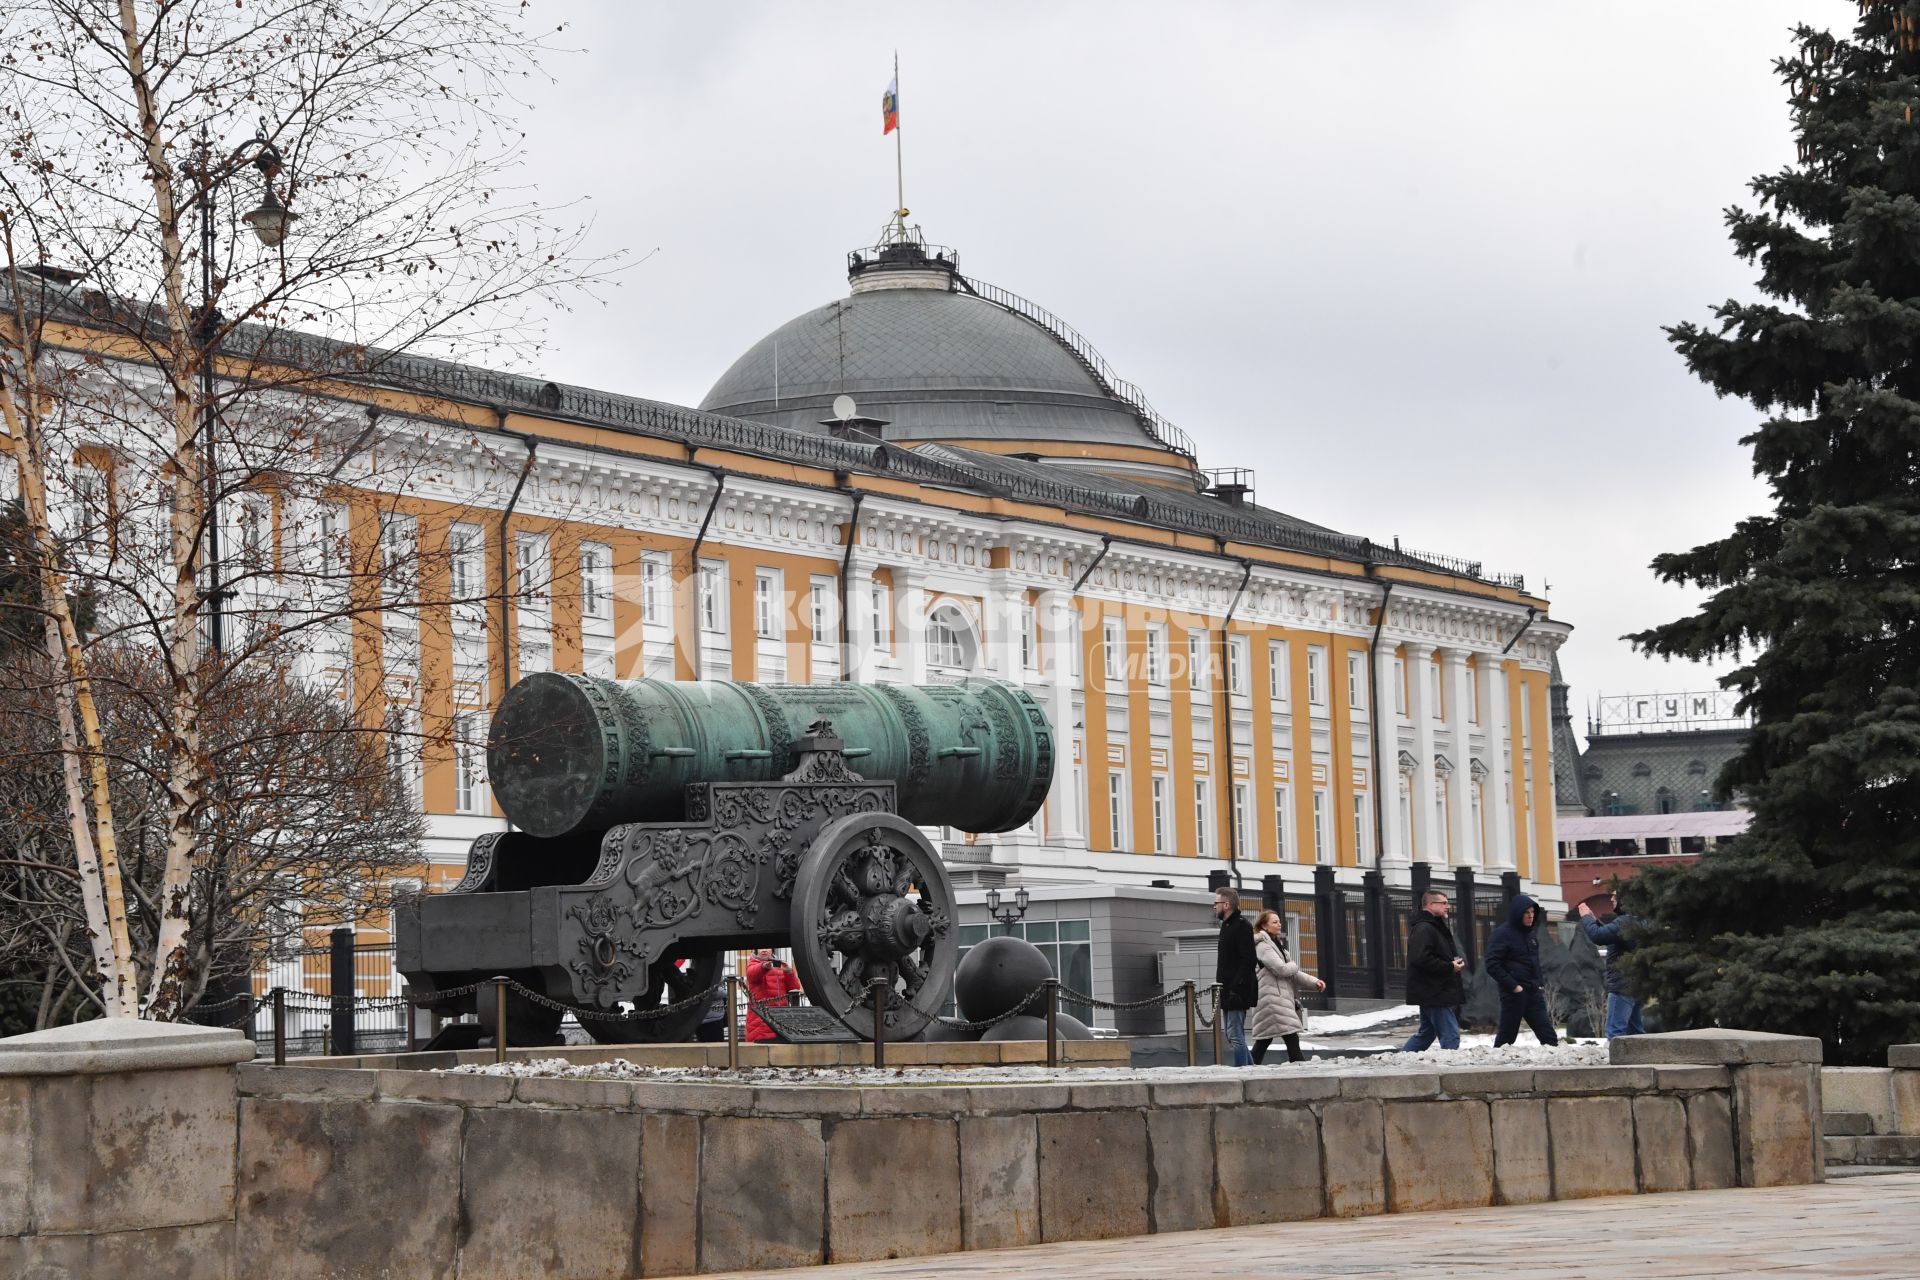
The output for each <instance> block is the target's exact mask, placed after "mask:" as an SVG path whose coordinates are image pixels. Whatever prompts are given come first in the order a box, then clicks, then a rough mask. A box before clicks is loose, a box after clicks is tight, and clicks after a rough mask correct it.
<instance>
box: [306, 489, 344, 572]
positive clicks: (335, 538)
mask: <svg viewBox="0 0 1920 1280" xmlns="http://www.w3.org/2000/svg"><path fill="white" fill-rule="evenodd" d="M314 523H315V525H316V526H317V529H316V531H317V533H318V535H319V542H320V576H321V577H322V578H323V579H334V578H338V577H340V576H341V575H342V574H344V573H346V571H347V564H348V562H349V561H350V560H351V559H352V555H353V547H352V544H351V543H349V542H348V540H347V509H346V508H345V507H336V506H332V505H330V504H323V505H322V506H321V507H320V509H319V511H318V512H316V513H315V521H314Z"/></svg>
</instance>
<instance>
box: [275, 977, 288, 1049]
mask: <svg viewBox="0 0 1920 1280" xmlns="http://www.w3.org/2000/svg"><path fill="white" fill-rule="evenodd" d="M273 1065H274V1066H276V1067H284V1066H286V1065H287V989H286V988H285V987H275V988H274V989H273Z"/></svg>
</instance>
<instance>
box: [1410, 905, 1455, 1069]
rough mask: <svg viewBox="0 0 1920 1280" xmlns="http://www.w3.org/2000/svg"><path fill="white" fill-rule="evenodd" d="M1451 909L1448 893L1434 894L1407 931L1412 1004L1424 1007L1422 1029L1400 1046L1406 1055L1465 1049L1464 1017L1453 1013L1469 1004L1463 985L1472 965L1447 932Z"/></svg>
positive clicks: (1421, 1008) (1422, 1010)
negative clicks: (1463, 973) (1430, 1048)
mask: <svg viewBox="0 0 1920 1280" xmlns="http://www.w3.org/2000/svg"><path fill="white" fill-rule="evenodd" d="M1452 910H1453V904H1452V903H1451V902H1449V901H1448V900H1447V895H1446V894H1444V893H1442V892H1441V891H1440V890H1438V889H1429V890H1427V892H1426V894H1425V895H1424V896H1423V897H1422V898H1421V899H1420V910H1418V911H1416V912H1415V913H1414V916H1413V924H1412V926H1411V927H1410V928H1409V929H1408V930H1407V1003H1408V1004H1416V1005H1419V1006H1420V1029H1419V1030H1418V1031H1416V1032H1414V1033H1413V1035H1412V1036H1410V1037H1408V1039H1407V1042H1406V1043H1405V1044H1403V1045H1401V1046H1400V1051H1401V1052H1402V1053H1419V1052H1420V1051H1421V1050H1422V1049H1425V1048H1427V1047H1428V1046H1429V1045H1431V1044H1432V1043H1433V1042H1434V1041H1435V1040H1438V1041H1439V1042H1440V1047H1441V1048H1442V1049H1458V1048H1459V1047H1460V1015H1459V1014H1458V1013H1456V1012H1454V1011H1455V1010H1456V1009H1458V1008H1459V1007H1460V1006H1461V1005H1463V1004H1465V1003H1466V1001H1467V994H1466V988H1465V986H1464V985H1463V984H1462V983H1461V981H1460V971H1461V970H1462V969H1465V968H1466V967H1467V962H1466V961H1465V960H1464V959H1462V958H1461V956H1460V947H1459V944H1457V943H1456V942H1454V940H1453V930H1452V929H1450V928H1448V927H1447V914H1448V913H1449V912H1451V911H1452Z"/></svg>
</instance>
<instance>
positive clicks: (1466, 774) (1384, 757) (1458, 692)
mask: <svg viewBox="0 0 1920 1280" xmlns="http://www.w3.org/2000/svg"><path fill="white" fill-rule="evenodd" d="M1399 648H1400V650H1401V652H1400V654H1399V656H1400V657H1402V658H1404V661H1405V672H1406V682H1407V683H1406V688H1407V715H1408V718H1409V719H1410V720H1411V721H1412V727H1413V750H1412V752H1411V753H1410V755H1409V753H1407V752H1403V751H1402V749H1401V746H1400V726H1399V713H1398V711H1397V710H1396V706H1397V703H1398V699H1397V698H1395V697H1394V696H1393V694H1392V691H1393V689H1394V688H1395V679H1396V676H1395V671H1394V659H1395V656H1396V654H1395V649H1394V646H1393V645H1390V644H1382V645H1380V646H1379V647H1378V648H1377V649H1376V650H1375V652H1374V655H1373V660H1374V664H1375V665H1374V676H1375V681H1374V683H1375V687H1376V688H1377V689H1379V690H1382V691H1384V692H1383V693H1382V694H1381V696H1379V697H1377V698H1375V699H1374V708H1373V732H1374V735H1375V740H1376V741H1377V742H1378V743H1379V744H1380V748H1379V757H1380V766H1381V768H1382V769H1383V770H1385V771H1386V776H1385V777H1378V778H1376V779H1375V786H1377V787H1382V788H1385V790H1384V791H1383V792H1382V795H1381V804H1380V816H1381V832H1380V837H1381V845H1380V849H1381V860H1382V862H1383V863H1385V864H1386V865H1405V864H1407V863H1410V862H1412V861H1414V860H1415V857H1416V855H1417V857H1418V859H1419V860H1420V861H1424V862H1428V863H1433V864H1446V863H1451V864H1453V865H1455V866H1484V867H1487V868H1488V869H1490V870H1508V869H1511V868H1512V867H1513V865H1514V862H1513V806H1512V802H1511V795H1510V792H1509V787H1510V778H1511V766H1510V764H1509V759H1508V757H1509V754H1510V743H1509V738H1510V734H1509V729H1508V724H1509V721H1508V715H1507V681H1506V673H1505V669H1504V667H1503V666H1502V665H1501V662H1500V659H1499V658H1498V656H1496V655H1490V654H1483V655H1481V657H1480V665H1479V674H1480V680H1479V686H1480V697H1479V705H1478V707H1477V710H1478V712H1479V716H1480V727H1481V729H1482V730H1484V731H1485V734H1486V742H1487V746H1486V756H1487V757H1488V758H1487V759H1485V760H1484V761H1480V762H1478V763H1480V764H1481V766H1482V767H1481V768H1480V769H1476V768H1475V764H1476V759H1475V757H1474V755H1473V744H1472V736H1471V735H1472V725H1471V723H1470V721H1469V718H1468V715H1467V708H1468V707H1469V705H1471V704H1472V702H1473V698H1472V695H1471V693H1470V689H1471V685H1470V684H1469V681H1468V675H1467V658H1468V653H1467V651H1466V650H1464V649H1439V650H1437V652H1438V653H1439V657H1440V676H1441V684H1442V685H1443V686H1444V690H1445V696H1444V699H1443V705H1444V709H1445V710H1446V711H1447V712H1448V714H1447V716H1446V719H1445V720H1444V721H1438V718H1437V717H1436V716H1435V715H1434V710H1435V708H1434V706H1433V692H1432V686H1431V684H1430V683H1429V680H1428V676H1427V669H1428V666H1429V664H1430V663H1431V662H1432V660H1433V657H1434V654H1435V652H1436V648H1435V646H1433V645H1425V644H1415V643H1412V642H1408V643H1405V644H1403V645H1401V646H1399ZM1436 722H1438V723H1443V724H1444V725H1445V727H1446V729H1447V730H1448V733H1449V738H1450V747H1449V749H1450V750H1451V752H1452V756H1451V757H1450V758H1449V759H1448V761H1447V765H1446V767H1443V766H1442V765H1441V763H1440V751H1439V741H1438V735H1437V733H1436V732H1435V724H1436ZM1476 780H1480V782H1481V790H1482V800H1483V807H1484V810H1485V811H1484V813H1483V814H1481V815H1480V821H1478V822H1476V821H1475V814H1474V803H1473V791H1474V785H1475V782H1476ZM1389 784H1391V785H1389ZM1402 786H1404V787H1405V788H1406V791H1407V798H1408V801H1409V803H1408V804H1407V805H1406V806H1405V807H1404V809H1403V807H1402V805H1401V803H1400V790H1401V787H1402ZM1409 828H1411V829H1409ZM1483 846H1484V847H1483ZM1448 854H1450V855H1451V856H1447V855H1448Z"/></svg>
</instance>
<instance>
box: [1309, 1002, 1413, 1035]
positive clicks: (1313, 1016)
mask: <svg viewBox="0 0 1920 1280" xmlns="http://www.w3.org/2000/svg"><path fill="white" fill-rule="evenodd" d="M1419 1017H1420V1010H1419V1009H1418V1008H1417V1007H1415V1006H1413V1005H1410V1004H1397V1005H1394V1006H1393V1007H1392V1008H1389V1009H1369V1010H1367V1011H1366V1012H1365V1013H1309V1014H1308V1015H1307V1034H1308V1035H1319V1034H1321V1033H1323V1032H1332V1031H1366V1030H1370V1029H1372V1028H1374V1027H1380V1026H1384V1025H1386V1024H1387V1023H1389V1022H1413V1021H1416V1020H1418V1018H1419Z"/></svg>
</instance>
